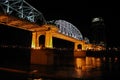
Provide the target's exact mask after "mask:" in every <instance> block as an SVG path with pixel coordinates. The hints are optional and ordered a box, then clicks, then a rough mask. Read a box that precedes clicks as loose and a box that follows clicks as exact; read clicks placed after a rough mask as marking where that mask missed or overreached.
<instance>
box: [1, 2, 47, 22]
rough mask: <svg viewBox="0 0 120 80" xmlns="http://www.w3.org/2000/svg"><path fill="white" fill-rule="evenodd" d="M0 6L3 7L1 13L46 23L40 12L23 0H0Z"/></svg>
mask: <svg viewBox="0 0 120 80" xmlns="http://www.w3.org/2000/svg"><path fill="white" fill-rule="evenodd" d="M0 6H2V8H3V11H4V12H3V13H6V14H9V15H13V16H16V17H19V18H22V19H25V20H28V21H30V22H35V23H36V22H39V24H45V23H46V20H45V18H44V17H43V15H42V13H41V12H39V11H38V10H37V9H35V8H34V7H32V6H31V5H30V4H29V3H27V2H26V1H25V0H0ZM40 22H41V23H40Z"/></svg>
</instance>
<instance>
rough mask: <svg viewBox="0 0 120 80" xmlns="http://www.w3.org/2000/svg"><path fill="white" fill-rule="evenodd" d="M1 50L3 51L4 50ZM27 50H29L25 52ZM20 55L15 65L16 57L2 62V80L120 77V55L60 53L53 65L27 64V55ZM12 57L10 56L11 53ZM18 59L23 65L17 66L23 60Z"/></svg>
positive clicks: (94, 79)
mask: <svg viewBox="0 0 120 80" xmlns="http://www.w3.org/2000/svg"><path fill="white" fill-rule="evenodd" d="M2 51H4V50H3V49H2ZM4 52H7V51H4ZM4 52H2V53H4ZM25 52H26V53H28V52H29V51H25ZM15 53H16V52H14V54H15ZM20 53H21V52H20ZM17 54H18V53H17ZM63 54H66V53H63ZM67 54H68V53H67ZM113 54H114V53H113ZM118 54H119V53H118ZM2 56H3V55H2ZM4 56H5V55H4ZM18 56H20V54H18V55H16V56H14V57H17V59H16V61H14V63H15V64H14V63H12V61H13V60H11V61H10V62H11V63H7V62H6V63H5V64H3V61H2V65H1V66H0V80H115V79H118V80H119V79H120V75H119V74H120V56H119V55H117V56H106V55H105V56H104V55H103V56H94V55H91V56H90V55H86V56H85V57H74V56H62V55H58V54H57V55H53V56H54V65H50V66H46V65H39V64H31V65H29V64H27V65H25V64H26V61H24V60H25V59H27V58H23V59H18V58H20V57H18ZM27 56H28V55H27ZM9 57H11V56H10V55H9ZM1 58H2V57H1ZM6 59H7V58H6ZM6 59H4V60H6ZM28 59H29V58H28ZM1 60H3V58H2V59H1ZM9 60H10V59H9ZM9 60H7V61H9ZM17 60H21V61H22V62H25V63H24V65H22V66H21V64H22V63H20V65H18V64H19V62H20V61H18V62H17ZM7 64H8V65H7ZM12 64H14V65H12Z"/></svg>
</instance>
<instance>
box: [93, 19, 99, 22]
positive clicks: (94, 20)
mask: <svg viewBox="0 0 120 80" xmlns="http://www.w3.org/2000/svg"><path fill="white" fill-rule="evenodd" d="M97 21H100V18H93V20H92V22H97Z"/></svg>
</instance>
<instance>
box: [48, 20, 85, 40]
mask: <svg viewBox="0 0 120 80" xmlns="http://www.w3.org/2000/svg"><path fill="white" fill-rule="evenodd" d="M48 24H54V25H56V26H57V27H58V28H59V32H60V33H62V34H65V35H67V36H70V37H73V38H75V39H78V40H83V36H82V34H81V32H80V31H79V30H78V29H77V28H76V27H75V26H74V25H73V24H71V23H69V22H67V21H65V20H52V21H48Z"/></svg>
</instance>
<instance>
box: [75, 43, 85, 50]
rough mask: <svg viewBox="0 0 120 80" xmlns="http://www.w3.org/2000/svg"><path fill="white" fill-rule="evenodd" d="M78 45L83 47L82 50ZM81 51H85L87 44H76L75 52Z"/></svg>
mask: <svg viewBox="0 0 120 80" xmlns="http://www.w3.org/2000/svg"><path fill="white" fill-rule="evenodd" d="M78 45H81V48H79V46H78ZM79 50H85V44H84V43H74V51H79Z"/></svg>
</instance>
